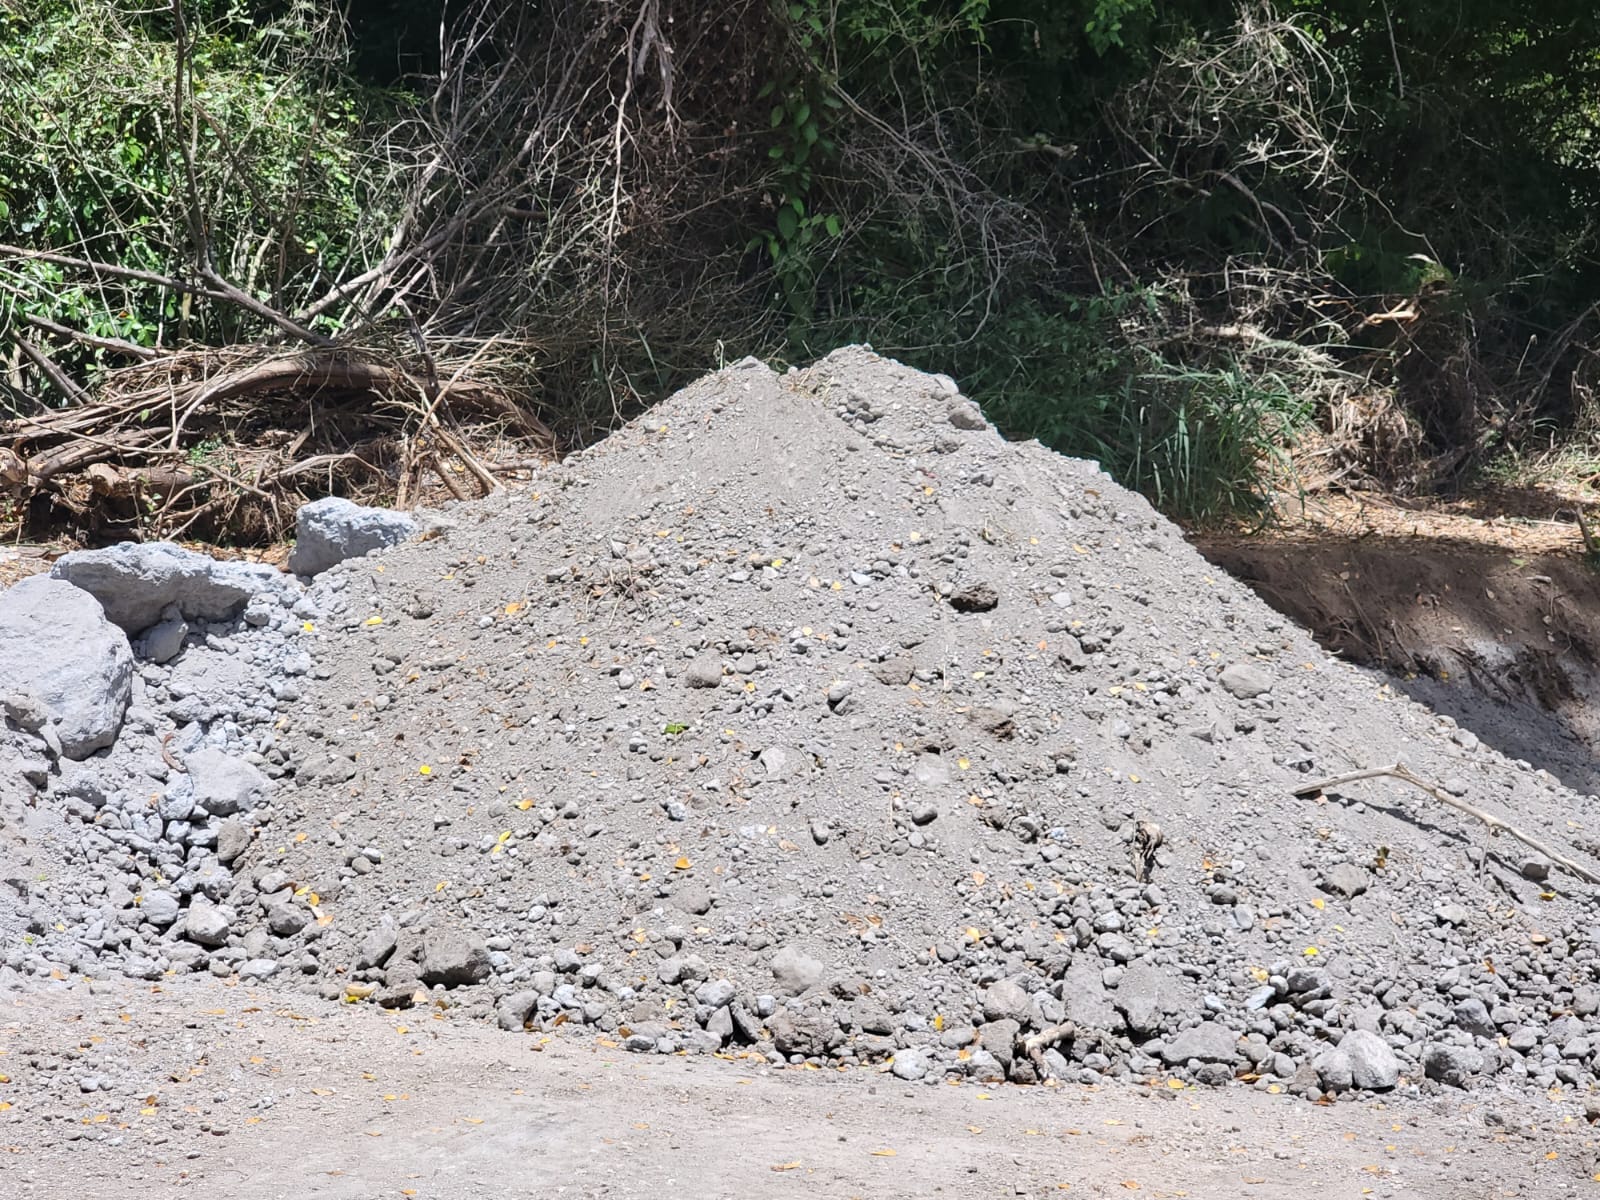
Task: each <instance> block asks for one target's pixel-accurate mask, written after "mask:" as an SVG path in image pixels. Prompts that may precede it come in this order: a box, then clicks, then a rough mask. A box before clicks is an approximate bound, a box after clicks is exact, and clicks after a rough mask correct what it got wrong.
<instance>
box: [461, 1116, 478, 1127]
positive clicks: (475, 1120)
mask: <svg viewBox="0 0 1600 1200" xmlns="http://www.w3.org/2000/svg"><path fill="white" fill-rule="evenodd" d="M461 1119H462V1120H463V1121H465V1122H466V1123H467V1124H468V1125H482V1124H483V1118H482V1117H462V1118H461Z"/></svg>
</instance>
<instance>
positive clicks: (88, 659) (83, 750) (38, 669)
mask: <svg viewBox="0 0 1600 1200" xmlns="http://www.w3.org/2000/svg"><path fill="white" fill-rule="evenodd" d="M68 557H69V558H70V557H71V555H68ZM132 686H133V652H132V651H131V650H130V649H129V647H128V639H127V636H126V635H125V634H124V633H123V632H122V631H121V630H120V629H117V628H115V627H114V626H113V625H111V624H110V623H109V622H107V620H106V614H105V613H104V612H103V611H102V609H101V607H100V604H99V602H98V601H96V600H95V598H94V597H93V596H91V595H89V593H87V592H85V591H81V590H80V589H78V588H75V587H73V586H72V585H71V584H70V583H63V582H62V581H61V580H59V579H51V578H47V577H45V576H42V575H35V576H33V577H31V578H29V579H24V580H23V581H22V582H21V583H19V584H17V585H16V586H15V587H12V588H10V589H9V590H7V591H6V592H4V593H3V594H0V699H3V700H5V701H6V703H5V704H4V708H5V711H6V712H7V713H12V712H13V711H14V712H15V713H16V714H19V715H20V714H24V713H26V714H30V717H27V718H24V720H22V721H19V724H25V725H26V724H32V723H33V722H34V720H37V719H38V718H40V717H43V718H45V719H46V720H47V721H48V724H47V725H42V726H41V727H40V730H38V731H37V732H41V733H42V735H43V736H44V738H45V741H46V743H47V744H49V743H51V742H52V741H53V740H56V739H58V740H59V743H60V747H61V753H62V754H63V755H64V756H65V757H67V758H70V759H83V758H87V757H88V756H89V755H91V754H93V753H94V752H95V751H96V750H99V749H101V748H102V747H104V746H109V745H111V743H112V742H114V741H115V740H116V737H117V731H118V730H119V729H121V727H122V715H123V713H124V712H125V711H126V710H127V707H128V696H129V693H130V690H131V688H132ZM46 730H48V732H45V731H46Z"/></svg>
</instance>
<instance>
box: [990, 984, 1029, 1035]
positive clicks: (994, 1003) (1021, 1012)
mask: <svg viewBox="0 0 1600 1200" xmlns="http://www.w3.org/2000/svg"><path fill="white" fill-rule="evenodd" d="M1032 1016H1033V998H1032V997H1031V996H1029V995H1028V993H1027V992H1026V991H1025V990H1024V989H1023V987H1022V985H1021V984H1019V983H1017V982H1016V981H1015V980H1011V979H1002V980H999V981H998V982H996V983H991V984H990V985H989V986H988V987H987V988H985V989H984V993H983V1019H984V1020H985V1021H1015V1022H1016V1023H1017V1024H1018V1025H1026V1024H1028V1022H1029V1021H1030V1020H1031V1019H1032Z"/></svg>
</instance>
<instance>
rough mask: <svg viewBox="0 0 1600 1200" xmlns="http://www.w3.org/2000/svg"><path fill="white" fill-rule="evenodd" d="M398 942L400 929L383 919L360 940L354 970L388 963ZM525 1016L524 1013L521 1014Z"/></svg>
mask: <svg viewBox="0 0 1600 1200" xmlns="http://www.w3.org/2000/svg"><path fill="white" fill-rule="evenodd" d="M399 940H400V928H399V926H397V925H396V924H395V923H394V921H392V920H391V919H390V918H388V917H385V918H384V919H383V920H382V921H380V922H378V924H377V925H376V926H375V927H374V928H373V929H372V931H371V932H370V933H368V934H367V936H366V937H364V938H362V939H361V946H360V948H359V949H358V950H357V952H356V970H358V971H360V970H364V969H366V968H368V967H381V966H383V964H384V963H386V962H388V961H389V956H390V955H391V954H393V953H394V948H395V946H396V945H397V944H398V943H399ZM523 1015H524V1016H525V1015H526V1012H524V1014H523ZM517 1028H518V1029H520V1028H522V1019H521V1018H520V1017H519V1018H518V1019H517Z"/></svg>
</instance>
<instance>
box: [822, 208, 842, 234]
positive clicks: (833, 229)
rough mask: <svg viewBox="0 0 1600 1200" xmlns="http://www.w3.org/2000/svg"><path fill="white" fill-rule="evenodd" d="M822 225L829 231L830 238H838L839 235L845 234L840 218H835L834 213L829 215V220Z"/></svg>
mask: <svg viewBox="0 0 1600 1200" xmlns="http://www.w3.org/2000/svg"><path fill="white" fill-rule="evenodd" d="M822 224H823V227H824V228H825V229H827V231H828V236H829V237H838V236H839V234H840V233H841V232H843V227H842V226H841V225H840V224H839V218H838V217H836V216H834V215H833V214H832V213H829V214H828V218H827V220H825V221H824V222H823V223H822Z"/></svg>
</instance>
